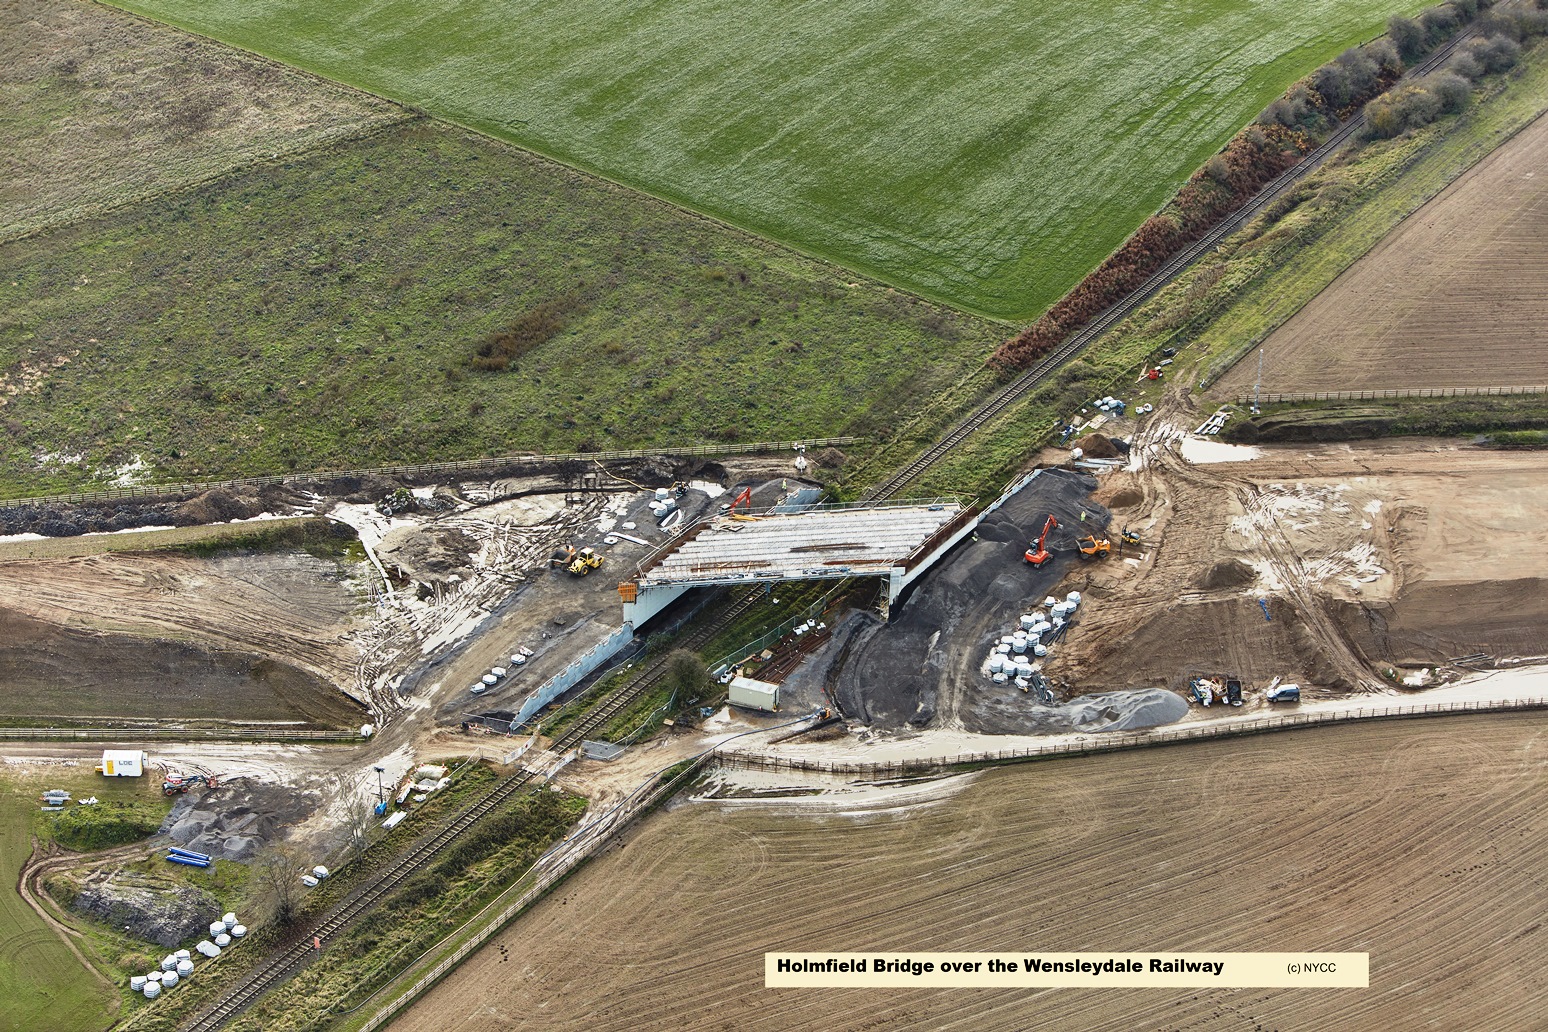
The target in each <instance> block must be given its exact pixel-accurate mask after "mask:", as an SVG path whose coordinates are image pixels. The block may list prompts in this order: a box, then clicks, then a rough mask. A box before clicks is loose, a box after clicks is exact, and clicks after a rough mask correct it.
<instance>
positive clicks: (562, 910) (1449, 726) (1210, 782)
mask: <svg viewBox="0 0 1548 1032" xmlns="http://www.w3.org/2000/svg"><path fill="white" fill-rule="evenodd" d="M1545 730H1548V717H1545V716H1544V715H1543V714H1540V713H1524V714H1513V715H1509V716H1504V715H1502V716H1494V717H1490V716H1484V717H1466V718H1448V719H1444V720H1425V721H1406V722H1403V721H1397V722H1382V723H1371V724H1365V725H1359V726H1344V727H1338V728H1330V729H1326V730H1320V731H1316V732H1300V733H1294V734H1284V735H1272V736H1265V737H1261V738H1256V739H1251V740H1238V741H1229V742H1226V741H1222V742H1209V743H1203V744H1198V745H1190V746H1187V747H1179V748H1172V749H1155V750H1143V751H1139V752H1133V753H1123V754H1113V755H1108V756H1099V757H1089V758H1084V759H1079V760H1070V761H1059V762H1057V763H1051V764H1037V765H1034V766H1030V767H1024V768H1018V769H1005V770H999V771H993V772H988V773H985V774H981V775H978V776H977V779H976V780H974V781H972V782H971V784H968V785H967V786H966V787H964V788H963V789H962V790H961V791H959V792H957V793H956V794H955V795H954V796H952V795H948V794H944V793H943V794H942V795H941V796H940V797H937V798H934V799H925V800H920V799H919V797H918V796H905V797H902V798H901V799H900V800H898V802H897V803H896V805H893V806H890V807H889V806H888V805H887V804H886V802H885V801H877V800H875V799H868V800H866V801H865V802H864V805H863V806H862V807H860V808H858V809H855V810H848V811H846V810H844V809H840V808H837V807H834V806H833V805H832V803H831V802H830V801H828V800H826V799H822V798H817V799H811V800H802V799H786V800H779V801H773V802H770V803H768V804H766V805H762V806H759V805H754V804H751V803H749V802H748V801H745V800H742V801H738V802H737V803H736V804H735V805H726V806H722V805H720V804H716V803H704V804H699V805H690V806H679V807H677V808H675V809H673V810H672V811H670V812H668V813H666V814H664V815H662V816H658V817H653V818H651V819H649V820H648V822H647V823H645V824H644V825H643V826H642V827H641V828H640V829H639V830H638V832H636V833H635V834H634V835H633V836H632V837H631V838H630V839H628V840H627V841H626V842H625V843H624V844H622V845H621V846H619V847H617V848H616V849H614V850H612V851H610V852H609V853H608V854H606V855H605V856H604V857H602V858H601V859H599V860H597V861H595V862H593V863H591V864H590V865H588V866H587V867H586V868H584V869H583V870H582V871H581V872H580V873H579V874H578V875H576V876H574V877H573V878H571V879H570V880H569V881H567V882H566V883H565V884H564V885H563V886H562V887H561V888H560V889H559V891H557V892H554V893H552V894H551V895H550V896H548V897H547V898H546V899H545V900H544V901H543V902H542V903H540V904H539V905H538V906H537V907H536V908H535V909H534V910H533V912H532V913H530V914H529V915H528V916H526V917H523V918H521V919H520V920H519V921H518V922H517V923H516V924H514V925H513V926H511V927H510V928H509V929H507V930H506V931H505V932H504V933H502V934H501V935H500V936H498V937H497V938H496V939H495V940H494V941H493V942H492V943H491V945H490V946H489V947H487V948H485V949H484V950H483V951H481V952H480V953H478V954H476V955H475V956H474V957H473V958H472V959H470V960H469V961H468V962H467V963H465V964H464V965H463V966H462V967H461V968H460V969H459V970H457V971H455V972H453V973H452V974H451V975H449V976H448V977H447V978H446V979H444V980H443V981H442V982H441V983H440V984H439V985H437V986H436V987H435V988H434V989H433V990H431V991H430V993H429V994H428V995H427V996H426V997H425V998H424V999H422V1000H421V1001H420V1002H419V1003H418V1004H417V1005H416V1006H414V1007H413V1008H411V1009H410V1010H408V1011H407V1012H406V1013H405V1015H404V1016H403V1017H402V1018H400V1019H399V1020H397V1021H395V1022H394V1023H393V1026H392V1027H393V1029H394V1032H431V1030H433V1032H467V1030H475V1029H477V1030H483V1029H493V1028H501V1029H526V1028H531V1029H539V1028H541V1029H583V1028H584V1029H588V1030H606V1029H619V1030H624V1029H631V1030H632V1029H636V1028H681V1029H711V1028H714V1029H719V1028H738V1029H789V1028H826V1029H836V1030H847V1029H855V1030H858V1029H865V1028H877V1027H888V1028H895V1027H932V1028H934V1027H947V1026H950V1027H961V1028H974V1029H986V1030H992V1029H1022V1028H1030V1027H1033V1026H1037V1027H1046V1028H1104V1029H1133V1028H1157V1027H1166V1028H1190V1029H1220V1030H1225V1029H1241V1028H1255V1027H1257V1028H1277V1029H1284V1030H1287V1032H1288V1030H1307V1032H1310V1030H1319V1029H1327V1028H1383V1027H1389V1028H1409V1027H1414V1026H1416V1025H1418V1024H1420V1023H1421V1020H1431V1021H1433V1020H1436V1019H1437V1018H1438V1017H1439V1018H1440V1020H1441V1023H1442V1024H1444V1025H1445V1026H1446V1027H1452V1028H1482V1027H1494V1028H1506V1027H1514V1028H1522V1027H1526V1026H1527V1025H1530V1024H1531V1022H1532V1020H1533V1019H1532V1015H1534V1014H1536V1013H1537V1008H1538V1002H1537V1001H1538V998H1539V995H1540V993H1541V988H1542V987H1541V985H1540V984H1539V983H1540V979H1537V977H1536V976H1535V975H1534V976H1528V977H1523V976H1522V972H1524V971H1527V972H1530V971H1533V970H1535V969H1534V967H1533V965H1534V964H1535V963H1536V961H1537V959H1538V958H1539V957H1540V955H1541V945H1540V943H1539V942H1538V938H1539V937H1540V934H1541V933H1539V932H1538V931H1537V925H1538V923H1539V921H1540V917H1541V912H1542V909H1543V906H1544V905H1545V904H1548V896H1545V895H1544V891H1543V888H1542V886H1541V884H1540V883H1539V881H1538V879H1537V875H1536V872H1537V871H1538V870H1540V868H1541V865H1542V864H1543V863H1545V862H1548V798H1545V797H1544V796H1543V793H1542V792H1541V791H1539V787H1540V778H1539V777H1538V775H1537V773H1536V771H1537V770H1538V769H1539V767H1540V766H1541V764H1542V763H1544V762H1545V761H1548V736H1545V735H1544V731H1545ZM907 949H918V950H967V951H979V950H983V951H990V950H1003V951H1016V950H1032V949H1036V950H1093V949H1113V950H1152V949H1159V950H1353V951H1368V952H1369V953H1370V957H1371V985H1370V988H1369V989H1364V990H1340V991H1320V992H1316V993H1307V992H1298V991H1295V990H1287V989H1243V990H1209V989H1147V990H1108V991H1086V990H1072V989H1062V990H1043V991H1038V990H980V989H956V990H932V989H912V990H911V989H893V990H887V991H885V992H880V991H875V992H872V991H861V990H851V989H799V990H797V989H788V990H774V989H765V988H764V987H763V954H764V952H765V951H767V950H799V951H813V952H828V951H839V950H842V951H857V952H868V951H872V950H887V951H894V950H907Z"/></svg>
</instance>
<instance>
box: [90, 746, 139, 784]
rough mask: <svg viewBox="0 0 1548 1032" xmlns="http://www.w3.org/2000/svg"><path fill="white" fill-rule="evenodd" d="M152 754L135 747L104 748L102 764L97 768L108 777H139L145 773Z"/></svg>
mask: <svg viewBox="0 0 1548 1032" xmlns="http://www.w3.org/2000/svg"><path fill="white" fill-rule="evenodd" d="M148 763H150V754H149V753H146V752H140V751H139V750H135V749H104V750H102V766H100V767H98V768H97V769H98V770H100V771H101V772H102V776H103V777H107V778H137V777H140V776H141V775H143V774H144V773H145V767H146V765H147V764H148Z"/></svg>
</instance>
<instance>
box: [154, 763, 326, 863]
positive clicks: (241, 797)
mask: <svg viewBox="0 0 1548 1032" xmlns="http://www.w3.org/2000/svg"><path fill="white" fill-rule="evenodd" d="M316 803H317V797H316V796H313V795H308V794H306V793H301V792H297V791H295V790H293V789H289V788H283V787H280V786H277V785H263V784H257V783H253V782H245V781H238V782H235V783H233V784H230V785H222V786H220V787H219V788H216V789H211V790H208V791H199V790H195V791H193V792H190V793H189V794H187V795H184V796H181V797H179V798H178V801H177V803H176V804H175V805H174V806H173V807H172V811H171V812H170V813H168V814H167V819H166V820H165V821H163V822H162V825H161V834H164V835H167V836H169V837H170V838H171V839H172V841H173V842H175V843H177V844H178V845H179V846H182V847H183V848H185V849H192V850H194V851H195V852H198V853H208V854H209V855H210V856H213V857H215V858H216V859H220V860H251V859H252V858H253V857H254V856H255V855H256V854H257V853H258V852H259V851H260V850H262V849H263V848H264V846H266V845H268V844H269V843H270V842H272V841H274V839H275V838H276V837H277V836H278V835H279V834H280V832H281V830H282V829H283V828H286V827H290V826H293V825H296V824H299V823H300V822H301V821H302V820H304V819H305V818H306V817H307V816H309V815H310V814H311V813H312V811H313V810H314V809H316Z"/></svg>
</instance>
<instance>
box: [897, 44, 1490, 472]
mask: <svg viewBox="0 0 1548 1032" xmlns="http://www.w3.org/2000/svg"><path fill="white" fill-rule="evenodd" d="M1472 36H1473V30H1472V29H1471V28H1469V29H1466V30H1464V31H1463V32H1460V33H1458V34H1457V35H1456V36H1455V37H1453V38H1452V39H1451V40H1450V41H1449V42H1447V43H1445V44H1443V45H1441V46H1440V47H1438V48H1436V50H1435V52H1434V53H1432V54H1430V55H1429V56H1428V57H1426V58H1425V59H1424V60H1423V61H1421V62H1419V64H1417V65H1415V66H1414V67H1413V68H1412V69H1411V70H1409V72H1408V73H1406V75H1405V78H1408V77H1417V76H1421V75H1428V74H1429V73H1430V72H1432V71H1435V70H1436V69H1437V68H1439V67H1440V66H1441V64H1443V63H1444V62H1445V61H1446V59H1447V58H1449V57H1450V56H1451V55H1452V54H1453V53H1454V52H1455V51H1456V49H1457V47H1459V46H1461V45H1462V44H1463V43H1464V42H1465V41H1467V40H1468V39H1471V38H1472ZM1363 128H1365V114H1364V113H1363V112H1362V113H1361V114H1360V115H1359V116H1358V117H1356V118H1351V119H1350V120H1349V121H1347V122H1345V123H1344V124H1343V125H1342V126H1340V127H1339V128H1338V129H1337V130H1335V131H1334V133H1333V135H1331V136H1330V137H1328V139H1327V142H1325V143H1323V144H1322V146H1320V147H1318V148H1317V149H1316V150H1314V151H1312V152H1310V153H1309V154H1307V155H1306V156H1305V157H1303V158H1301V160H1300V161H1297V162H1296V163H1295V164H1294V165H1292V166H1290V167H1289V168H1287V169H1285V171H1283V172H1281V173H1280V174H1279V175H1277V176H1275V177H1274V178H1273V179H1271V180H1270V181H1269V182H1268V183H1267V184H1265V185H1264V186H1263V187H1262V188H1261V189H1260V190H1259V191H1258V192H1257V193H1256V194H1254V195H1253V196H1252V199H1251V200H1249V201H1248V202H1247V203H1246V204H1245V205H1243V206H1242V207H1241V208H1240V209H1238V210H1237V211H1236V213H1235V214H1233V215H1231V216H1229V217H1227V218H1226V219H1225V220H1224V221H1223V222H1221V223H1220V224H1219V225H1218V226H1216V227H1215V228H1214V229H1212V230H1210V231H1209V232H1208V233H1206V234H1204V236H1202V237H1200V238H1199V239H1198V240H1196V241H1194V242H1193V243H1192V244H1189V245H1188V246H1187V247H1185V248H1183V250H1181V251H1179V252H1178V253H1177V254H1175V255H1173V256H1172V257H1171V258H1170V259H1169V260H1168V261H1167V262H1166V264H1164V265H1163V266H1161V268H1160V269H1158V270H1156V271H1155V272H1154V273H1153V274H1151V276H1150V278H1149V279H1147V280H1145V282H1144V283H1142V284H1140V285H1139V286H1138V287H1136V288H1135V289H1134V290H1133V291H1132V292H1131V293H1129V294H1128V295H1127V296H1125V297H1124V298H1123V299H1122V300H1119V301H1117V302H1115V303H1113V304H1112V305H1110V306H1108V307H1107V308H1105V309H1103V310H1102V312H1101V313H1099V314H1098V315H1097V316H1096V317H1095V318H1094V319H1092V320H1091V322H1089V323H1087V324H1086V325H1085V326H1084V327H1082V328H1081V329H1080V330H1079V331H1077V332H1076V333H1074V334H1072V335H1071V336H1069V337H1067V338H1065V340H1064V341H1063V342H1062V343H1061V344H1059V345H1058V346H1057V347H1055V348H1054V349H1053V350H1052V351H1050V352H1049V353H1048V354H1046V355H1044V356H1043V357H1042V358H1041V359H1039V360H1038V362H1037V364H1036V365H1033V366H1032V367H1031V368H1029V369H1027V370H1026V371H1025V372H1023V373H1021V374H1020V375H1018V376H1017V377H1016V378H1015V379H1014V380H1012V381H1011V382H1010V383H1008V384H1006V385H1005V386H1004V387H1002V388H1001V389H1000V390H999V391H998V392H996V393H995V394H994V396H993V397H991V398H989V400H987V401H985V402H984V403H983V404H982V405H980V406H979V407H978V408H976V409H974V410H973V411H972V412H971V413H969V414H968V416H967V417H966V418H964V419H963V420H962V421H961V422H960V423H958V424H957V425H956V426H954V427H952V428H951V429H950V430H948V431H947V432H946V434H945V436H943V437H942V438H941V439H940V440H939V441H937V442H936V443H935V444H933V445H931V446H930V448H928V449H927V450H925V451H924V452H923V453H921V454H920V455H919V456H918V457H917V458H915V459H914V461H913V462H911V463H909V464H908V465H907V466H905V467H903V468H902V469H900V470H898V472H896V473H894V474H893V475H892V476H891V477H889V478H888V479H886V480H884V481H883V482H882V483H881V484H879V485H877V486H876V487H875V488H873V489H872V490H871V492H870V493H869V494H867V495H866V499H867V500H868V501H881V500H883V499H886V498H891V497H893V496H894V495H896V494H898V492H900V491H902V490H903V489H904V488H905V487H907V486H908V485H909V484H911V483H913V482H914V481H915V480H918V479H919V478H920V477H921V476H923V475H924V473H925V471H927V470H928V469H930V468H931V467H932V466H934V465H935V464H936V463H937V462H939V461H940V460H941V459H942V458H944V457H945V456H946V455H947V454H949V453H950V452H951V451H952V449H954V448H956V447H957V445H959V444H961V443H962V442H963V441H964V440H966V439H967V438H968V437H969V436H971V435H972V434H973V432H974V431H976V430H978V429H979V428H980V427H982V426H983V425H984V424H985V423H987V422H989V421H990V420H991V419H993V418H994V417H995V416H998V415H999V414H1000V413H1002V412H1004V411H1005V410H1006V409H1008V408H1009V407H1010V406H1011V405H1013V404H1015V403H1016V402H1017V401H1018V400H1020V399H1021V398H1022V397H1023V396H1024V395H1026V393H1027V392H1028V391H1030V390H1031V389H1032V388H1034V387H1036V386H1038V385H1039V384H1041V383H1042V382H1043V381H1045V380H1046V379H1048V377H1049V376H1050V375H1051V374H1052V373H1054V372H1055V371H1056V370H1058V369H1059V367H1060V366H1062V365H1064V364H1065V363H1066V362H1068V361H1070V360H1071V359H1073V358H1075V357H1076V356H1077V355H1079V354H1080V353H1081V352H1083V351H1085V350H1086V348H1088V347H1090V346H1091V344H1092V343H1093V342H1094V341H1096V339H1097V338H1098V337H1100V336H1102V334H1104V333H1106V332H1107V331H1108V330H1110V329H1112V328H1113V326H1115V325H1117V324H1118V323H1119V322H1121V321H1122V320H1123V319H1125V318H1126V317H1127V316H1128V315H1130V314H1131V313H1132V312H1133V311H1134V310H1135V309H1137V308H1139V307H1140V306H1141V305H1143V304H1144V303H1145V302H1146V301H1149V300H1150V299H1151V298H1152V297H1154V296H1155V295H1156V293H1157V292H1158V291H1160V290H1161V288H1162V287H1164V286H1166V285H1167V284H1168V283H1170V282H1172V280H1174V279H1176V278H1177V276H1178V275H1179V274H1181V273H1182V272H1183V270H1185V269H1187V268H1188V267H1189V266H1191V265H1193V263H1194V262H1196V261H1198V260H1199V258H1200V257H1202V256H1203V255H1204V254H1206V253H1208V252H1209V251H1212V250H1214V249H1215V247H1217V246H1218V245H1219V244H1220V242H1221V241H1222V240H1224V239H1225V238H1226V237H1228V236H1230V235H1231V234H1232V233H1235V232H1236V231H1237V230H1238V229H1241V228H1242V227H1243V226H1245V225H1246V224H1247V223H1248V222H1250V221H1252V219H1253V218H1254V217H1255V216H1257V215H1258V214H1259V213H1260V212H1261V211H1262V210H1263V209H1264V208H1265V207H1267V206H1268V204H1269V203H1270V202H1272V201H1273V200H1274V199H1275V198H1276V197H1278V196H1280V195H1281V194H1283V193H1284V192H1285V191H1286V190H1288V189H1289V188H1290V187H1292V186H1294V185H1295V184H1296V183H1298V182H1299V181H1300V180H1302V179H1304V178H1305V177H1306V176H1307V175H1309V174H1311V173H1312V172H1313V171H1315V170H1316V169H1317V168H1318V167H1319V166H1321V165H1322V164H1323V162H1325V161H1327V160H1328V158H1329V157H1331V156H1332V155H1333V154H1334V153H1335V152H1336V151H1338V150H1339V149H1340V148H1342V147H1343V146H1344V145H1345V144H1347V143H1348V142H1349V141H1350V140H1351V139H1353V138H1354V137H1355V135H1356V134H1357V133H1359V132H1360V130H1362V129H1363Z"/></svg>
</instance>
